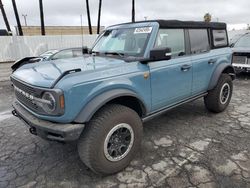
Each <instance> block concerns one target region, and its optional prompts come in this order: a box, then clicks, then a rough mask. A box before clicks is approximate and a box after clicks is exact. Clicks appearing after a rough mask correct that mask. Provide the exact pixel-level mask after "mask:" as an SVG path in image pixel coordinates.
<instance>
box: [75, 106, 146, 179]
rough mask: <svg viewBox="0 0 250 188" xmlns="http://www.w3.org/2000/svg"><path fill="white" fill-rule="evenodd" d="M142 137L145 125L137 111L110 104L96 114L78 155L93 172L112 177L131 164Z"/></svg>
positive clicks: (83, 137)
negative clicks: (143, 125)
mask: <svg viewBox="0 0 250 188" xmlns="http://www.w3.org/2000/svg"><path fill="white" fill-rule="evenodd" d="M141 138H142V122H141V119H140V117H139V116H138V114H137V113H136V112H135V111H134V110H132V109H130V108H128V107H125V106H122V105H116V104H111V105H107V106H105V107H104V108H102V109H101V110H100V111H99V112H97V114H96V115H95V116H94V117H93V119H92V120H91V121H90V122H89V124H88V125H87V127H86V130H85V131H84V132H83V134H82V135H81V137H80V139H79V141H78V152H79V156H80V158H81V160H82V161H83V162H84V163H85V164H86V165H87V166H88V167H89V168H90V169H91V170H93V171H94V172H96V173H99V174H104V175H107V174H113V173H116V172H118V171H120V170H122V169H123V168H125V167H126V166H128V165H129V163H130V161H131V160H132V159H133V157H134V155H135V154H136V152H137V150H138V149H139V146H140V143H141Z"/></svg>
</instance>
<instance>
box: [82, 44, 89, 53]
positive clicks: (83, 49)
mask: <svg viewBox="0 0 250 188" xmlns="http://www.w3.org/2000/svg"><path fill="white" fill-rule="evenodd" d="M82 53H83V54H88V53H89V48H88V47H87V46H83V47H82Z"/></svg>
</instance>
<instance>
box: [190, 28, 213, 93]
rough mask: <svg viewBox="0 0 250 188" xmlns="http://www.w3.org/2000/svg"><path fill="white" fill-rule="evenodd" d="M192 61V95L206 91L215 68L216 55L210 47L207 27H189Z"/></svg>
mask: <svg viewBox="0 0 250 188" xmlns="http://www.w3.org/2000/svg"><path fill="white" fill-rule="evenodd" d="M189 37H190V47H191V57H192V63H193V86H192V95H198V94H200V93H203V92H206V91H207V88H208V84H209V81H210V78H211V75H212V73H213V71H214V69H215V63H216V60H217V59H216V57H213V54H212V52H211V49H210V41H209V33H208V29H189Z"/></svg>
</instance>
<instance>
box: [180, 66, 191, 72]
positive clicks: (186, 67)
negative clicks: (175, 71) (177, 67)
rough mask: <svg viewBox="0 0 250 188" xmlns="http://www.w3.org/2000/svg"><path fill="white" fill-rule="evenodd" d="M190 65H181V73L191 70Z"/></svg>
mask: <svg viewBox="0 0 250 188" xmlns="http://www.w3.org/2000/svg"><path fill="white" fill-rule="evenodd" d="M191 67H192V66H191V65H182V66H181V71H183V72H186V71H188V70H189V69H191Z"/></svg>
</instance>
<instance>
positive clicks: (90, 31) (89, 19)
mask: <svg viewBox="0 0 250 188" xmlns="http://www.w3.org/2000/svg"><path fill="white" fill-rule="evenodd" d="M86 9H87V16H88V24H89V34H90V35H92V26H91V18H90V12H89V0H86Z"/></svg>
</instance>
